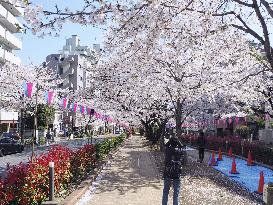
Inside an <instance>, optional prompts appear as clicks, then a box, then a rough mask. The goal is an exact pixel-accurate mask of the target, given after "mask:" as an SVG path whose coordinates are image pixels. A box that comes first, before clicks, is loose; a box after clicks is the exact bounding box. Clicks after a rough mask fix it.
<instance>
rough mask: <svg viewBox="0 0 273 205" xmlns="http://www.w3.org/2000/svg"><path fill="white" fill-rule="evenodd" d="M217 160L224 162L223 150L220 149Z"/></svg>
mask: <svg viewBox="0 0 273 205" xmlns="http://www.w3.org/2000/svg"><path fill="white" fill-rule="evenodd" d="M217 160H218V161H223V156H222V150H221V148H219V152H218V158H217Z"/></svg>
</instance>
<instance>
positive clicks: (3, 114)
mask: <svg viewBox="0 0 273 205" xmlns="http://www.w3.org/2000/svg"><path fill="white" fill-rule="evenodd" d="M3 120H6V121H13V120H14V121H17V120H18V112H8V111H2V110H1V111H0V121H3Z"/></svg>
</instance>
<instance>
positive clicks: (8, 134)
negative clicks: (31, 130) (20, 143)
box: [0, 132, 21, 140]
mask: <svg viewBox="0 0 273 205" xmlns="http://www.w3.org/2000/svg"><path fill="white" fill-rule="evenodd" d="M5 137H9V138H12V139H15V140H20V139H21V137H20V135H19V133H17V132H3V133H2V135H1V137H0V139H1V138H5Z"/></svg>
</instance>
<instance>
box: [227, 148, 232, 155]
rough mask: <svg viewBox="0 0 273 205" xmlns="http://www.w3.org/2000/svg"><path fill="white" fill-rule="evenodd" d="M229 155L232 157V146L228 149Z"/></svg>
mask: <svg viewBox="0 0 273 205" xmlns="http://www.w3.org/2000/svg"><path fill="white" fill-rule="evenodd" d="M228 156H229V157H232V148H231V147H230V148H229V150H228Z"/></svg>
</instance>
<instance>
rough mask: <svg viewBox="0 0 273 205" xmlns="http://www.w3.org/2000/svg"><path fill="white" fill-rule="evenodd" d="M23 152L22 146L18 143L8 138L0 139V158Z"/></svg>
mask: <svg viewBox="0 0 273 205" xmlns="http://www.w3.org/2000/svg"><path fill="white" fill-rule="evenodd" d="M23 150H24V145H22V144H21V143H20V141H18V140H15V139H13V138H10V137H4V138H2V139H0V156H5V155H7V154H13V153H17V152H19V153H21V152H22V151H23Z"/></svg>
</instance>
